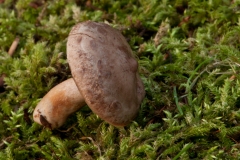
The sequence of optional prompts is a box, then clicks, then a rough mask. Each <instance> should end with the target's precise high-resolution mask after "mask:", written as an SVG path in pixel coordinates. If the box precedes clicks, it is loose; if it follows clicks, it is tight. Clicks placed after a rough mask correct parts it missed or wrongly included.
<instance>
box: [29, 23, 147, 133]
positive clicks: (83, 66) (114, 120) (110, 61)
mask: <svg viewBox="0 0 240 160" xmlns="http://www.w3.org/2000/svg"><path fill="white" fill-rule="evenodd" d="M67 59H68V63H69V66H70V69H71V73H72V77H73V78H71V79H68V80H66V81H64V82H62V83H60V84H58V85H57V86H55V87H54V88H52V89H51V90H50V91H49V92H48V93H47V94H46V95H45V96H44V97H43V99H42V100H41V101H40V102H39V104H38V105H37V107H36V108H35V110H34V113H33V118H34V121H35V122H37V123H39V124H41V125H43V126H46V127H48V128H51V129H54V128H58V127H60V126H61V125H63V123H64V122H65V120H66V119H67V117H68V116H69V115H70V114H72V113H74V112H75V111H77V110H78V109H80V108H81V107H82V106H84V105H85V104H87V105H88V106H89V107H90V109H91V110H92V111H93V112H94V113H95V114H97V115H98V116H99V117H100V118H101V119H103V120H105V121H107V122H108V123H110V124H112V125H114V126H125V125H127V124H129V123H130V122H131V121H132V120H133V119H134V118H135V116H136V115H137V113H138V110H139V106H140V104H141V102H142V100H143V98H144V96H145V90H144V86H143V83H142V81H141V79H140V76H139V74H138V72H137V71H138V63H137V60H136V58H135V57H134V55H133V54H132V51H131V48H130V46H129V45H128V43H127V41H126V39H125V38H124V37H123V35H122V34H121V33H120V32H119V31H118V30H116V29H114V28H112V27H110V26H109V25H107V24H104V23H96V22H92V21H86V22H82V23H79V24H77V25H75V26H74V27H73V28H72V30H71V32H70V33H69V37H68V41H67Z"/></svg>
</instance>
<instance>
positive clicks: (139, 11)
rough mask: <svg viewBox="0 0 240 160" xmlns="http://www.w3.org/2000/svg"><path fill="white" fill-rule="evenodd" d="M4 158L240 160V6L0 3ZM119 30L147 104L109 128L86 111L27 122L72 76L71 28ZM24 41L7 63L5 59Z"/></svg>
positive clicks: (104, 0)
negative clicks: (46, 122) (93, 24)
mask: <svg viewBox="0 0 240 160" xmlns="http://www.w3.org/2000/svg"><path fill="white" fill-rule="evenodd" d="M0 3H1V4H0V35H1V36H0V73H1V74H3V73H4V74H5V75H6V78H5V91H4V92H2V93H0V121H1V122H2V123H1V124H0V140H1V141H0V159H19V160H21V159H111V160H112V159H119V160H121V159H122V160H125V159H129V160H134V159H237V158H238V157H239V156H240V152H239V145H238V143H239V140H240V137H239V132H240V127H239V125H238V124H239V123H240V110H239V106H240V105H239V104H240V103H239V102H240V101H239V99H240V98H239V97H240V90H239V88H240V84H239V80H240V76H239V72H240V69H239V66H240V58H239V57H240V52H239V48H240V47H239V44H240V43H239V42H240V38H239V37H240V36H239V33H240V32H239V31H240V28H239V18H238V17H239V7H240V3H239V2H237V1H227V0H225V1H220V0H212V1H200V0H192V1H185V0H173V1H168V0H149V1H145V0H140V1H136V0H130V1H112V0H100V1H79V0H70V1H66V0H57V1H41V2H38V1H32V0H22V1H13V0H5V1H2V2H0ZM86 20H93V21H101V22H108V23H109V24H110V25H112V26H113V27H115V28H117V29H119V30H120V31H121V32H122V33H123V35H124V36H125V37H126V39H127V40H128V42H129V44H130V46H131V48H132V50H133V52H134V54H136V56H137V57H138V59H139V72H140V74H141V78H142V80H143V82H144V86H145V90H146V96H145V99H144V100H143V103H142V105H141V109H140V111H139V115H138V117H136V119H135V121H134V122H132V123H131V124H130V125H129V126H126V127H124V128H115V127H113V126H111V125H109V124H107V123H106V122H103V121H102V120H101V119H100V118H99V117H97V116H96V115H95V114H93V113H92V112H91V110H90V109H89V108H88V107H87V106H86V107H84V108H83V109H81V110H80V111H78V112H77V113H76V114H74V115H73V116H71V117H70V118H69V119H68V120H67V122H66V123H65V124H64V126H63V127H61V128H60V129H59V130H53V131H50V130H48V129H46V128H43V127H42V126H39V125H38V124H36V123H34V122H33V119H32V112H33V110H34V108H35V106H36V105H37V103H38V102H39V100H40V99H41V98H42V97H43V96H44V95H45V94H46V93H47V92H48V91H49V90H50V89H51V88H52V87H53V86H55V85H56V84H58V83H60V82H62V81H63V80H65V79H67V78H69V77H71V75H70V71H69V67H68V64H67V61H66V40H67V36H68V33H69V31H70V29H71V27H72V26H73V25H74V24H76V23H79V22H82V21H86ZM16 37H19V38H20V42H19V45H18V47H17V50H16V51H15V53H14V55H13V57H10V56H9V55H8V54H7V52H8V49H9V47H10V46H11V44H12V42H13V40H14V39H15V38H16Z"/></svg>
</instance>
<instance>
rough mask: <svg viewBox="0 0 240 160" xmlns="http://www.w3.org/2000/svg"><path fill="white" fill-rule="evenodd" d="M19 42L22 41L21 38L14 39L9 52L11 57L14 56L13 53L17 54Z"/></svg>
mask: <svg viewBox="0 0 240 160" xmlns="http://www.w3.org/2000/svg"><path fill="white" fill-rule="evenodd" d="M19 40H20V39H19V37H16V38H15V39H14V41H13V43H12V45H11V47H10V48H9V50H8V54H9V55H10V56H12V55H13V53H14V52H15V50H16V49H17V46H18V43H19Z"/></svg>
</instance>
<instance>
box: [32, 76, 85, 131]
mask: <svg viewBox="0 0 240 160" xmlns="http://www.w3.org/2000/svg"><path fill="white" fill-rule="evenodd" d="M85 104H86V103H85V101H84V99H83V97H82V95H81V94H80V92H79V90H78V88H77V86H76V84H75V82H74V80H73V79H72V78H70V79H68V80H66V81H64V82H62V83H60V84H58V85H57V86H55V87H54V88H52V89H51V90H50V91H49V92H48V93H47V94H46V95H45V96H44V97H43V98H42V100H41V101H40V102H39V104H38V105H37V107H36V108H35V110H34V113H33V119H34V121H35V122H37V123H39V124H40V125H43V126H45V127H47V128H50V129H54V128H58V127H60V126H62V125H63V123H64V122H65V121H66V119H67V117H68V116H69V115H70V114H72V113H74V112H76V111H77V110H78V109H80V108H81V107H82V106H84V105H85Z"/></svg>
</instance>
